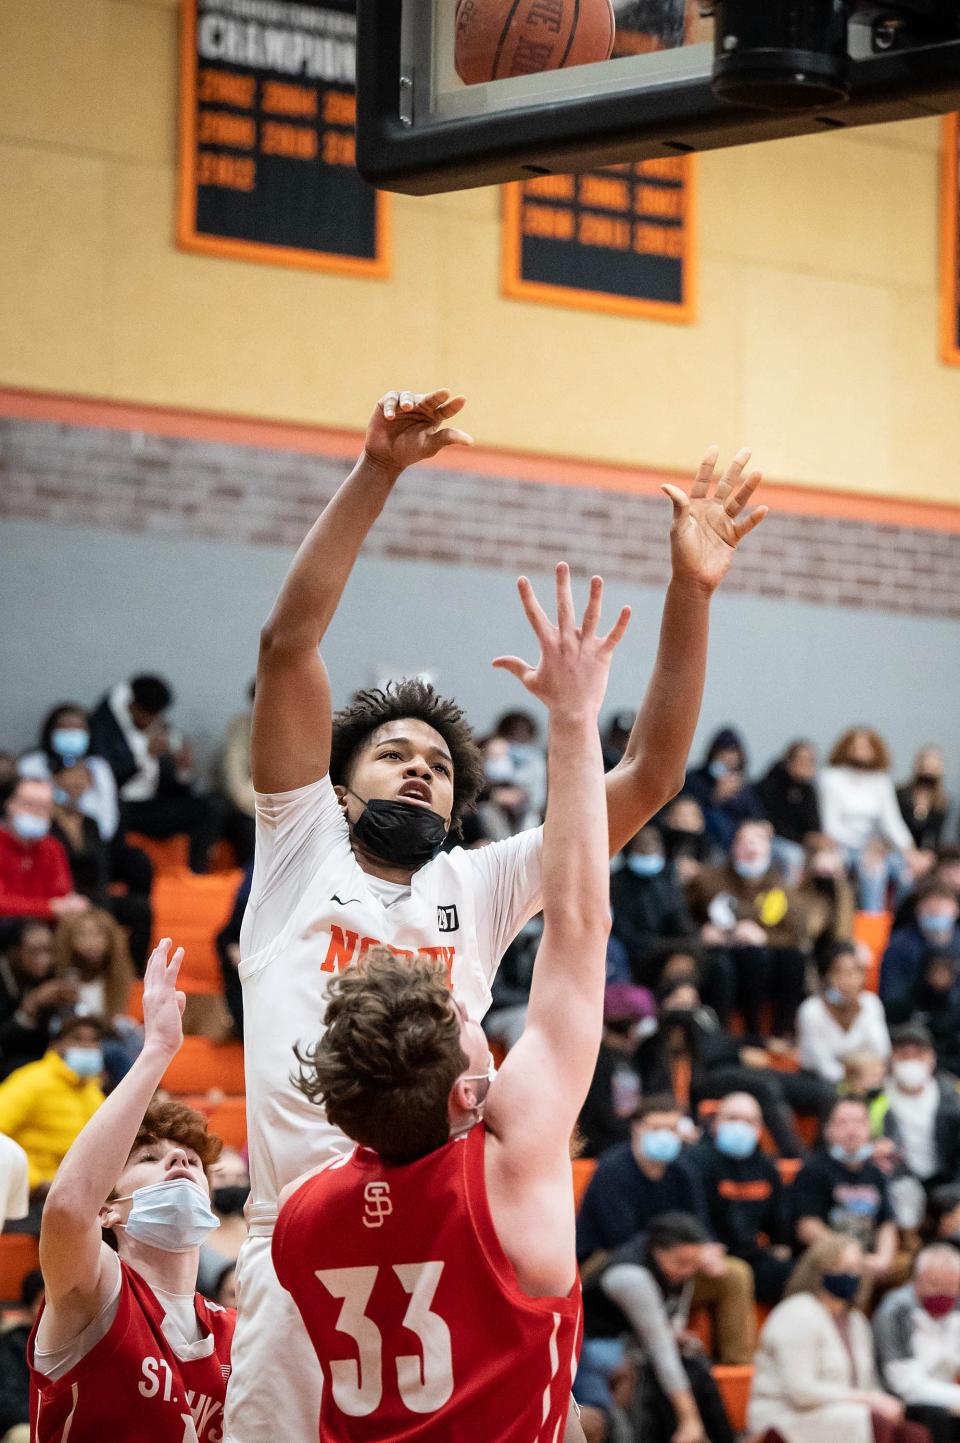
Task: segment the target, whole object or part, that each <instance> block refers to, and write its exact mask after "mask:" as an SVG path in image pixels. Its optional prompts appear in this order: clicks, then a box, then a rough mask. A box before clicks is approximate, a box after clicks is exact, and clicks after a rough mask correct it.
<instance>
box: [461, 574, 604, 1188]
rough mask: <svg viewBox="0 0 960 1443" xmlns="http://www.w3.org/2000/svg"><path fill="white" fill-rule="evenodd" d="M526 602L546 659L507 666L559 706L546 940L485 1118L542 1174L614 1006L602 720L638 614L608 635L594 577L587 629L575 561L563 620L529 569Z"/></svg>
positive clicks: (547, 835)
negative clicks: (614, 668) (606, 991)
mask: <svg viewBox="0 0 960 1443" xmlns="http://www.w3.org/2000/svg"><path fill="white" fill-rule="evenodd" d="M520 596H521V599H522V601H523V606H524V610H525V611H526V613H527V617H528V618H529V621H530V624H531V626H532V627H533V629H534V631H535V633H536V635H537V638H538V640H539V642H540V648H541V656H540V661H539V664H538V665H537V666H536V668H534V667H532V666H529V665H528V664H527V663H526V662H522V661H520V660H519V659H518V658H517V657H500V658H498V660H497V661H496V662H495V663H494V665H495V666H502V667H505V668H506V669H507V670H509V671H511V672H513V674H514V676H516V677H518V678H519V680H520V681H522V683H523V685H524V686H525V687H526V688H527V690H528V691H530V692H532V693H533V695H534V696H536V697H539V698H540V700H541V701H543V702H544V703H545V705H546V706H547V708H548V709H549V712H550V738H549V746H548V775H549V784H550V786H549V793H548V798H547V814H546V821H545V824H544V837H543V859H542V873H543V938H542V940H541V943H540V950H539V952H538V953H537V960H536V964H535V966H534V969H533V983H532V986H531V989H530V1004H529V1007H528V1010H527V1024H526V1029H525V1031H524V1033H523V1036H522V1037H521V1039H520V1041H519V1042H518V1043H517V1044H516V1046H515V1047H514V1048H513V1049H512V1050H511V1052H510V1054H509V1056H508V1057H507V1060H506V1062H505V1063H504V1064H503V1067H502V1068H501V1069H500V1072H499V1073H498V1074H497V1077H496V1080H495V1081H494V1083H493V1085H492V1086H491V1088H490V1094H489V1098H488V1101H487V1105H486V1111H485V1113H484V1118H485V1121H486V1123H487V1126H488V1128H489V1130H490V1132H491V1133H492V1134H493V1136H494V1137H496V1138H498V1139H500V1140H501V1141H502V1142H503V1143H504V1146H505V1147H507V1146H508V1145H509V1150H510V1153H511V1156H512V1158H513V1159H515V1161H516V1164H517V1167H518V1168H519V1169H520V1170H521V1172H522V1177H521V1178H520V1180H522V1179H523V1178H527V1177H529V1178H541V1177H543V1176H544V1173H545V1169H546V1170H547V1171H549V1168H550V1166H551V1164H552V1165H553V1167H554V1168H556V1165H557V1163H558V1161H563V1160H564V1159H565V1158H566V1157H567V1144H568V1142H569V1138H570V1134H571V1132H572V1131H573V1126H574V1123H575V1122H576V1119H577V1116H578V1114H579V1112H580V1109H581V1107H582V1106H583V1101H584V1098H585V1097H586V1094H587V1089H588V1087H589V1085H590V1079H591V1077H592V1076H593V1070H594V1067H595V1065H596V1060H597V1050H598V1047H599V1044H600V1033H601V1026H602V1012H603V988H604V976H605V957H606V943H607V935H608V932H609V929H610V902H609V897H610V869H609V863H608V859H607V808H606V797H605V793H604V781H603V760H602V755H601V750H600V736H599V730H598V718H599V714H600V707H601V704H602V702H603V697H604V693H605V691H606V687H607V675H608V672H609V669H610V660H611V657H612V656H613V652H614V648H615V647H616V645H617V643H618V641H619V640H620V638H621V637H622V636H623V633H624V631H625V630H626V626H627V622H628V620H629V615H630V613H629V610H628V609H626V608H624V610H623V611H622V612H621V614H620V616H619V618H618V620H617V622H616V624H615V626H614V627H613V630H612V631H611V632H610V633H609V634H608V635H606V636H600V635H599V634H598V624H599V620H600V606H601V601H602V596H603V583H602V581H601V580H600V578H599V577H594V578H593V580H592V582H591V583H590V599H589V601H588V603H587V608H586V611H585V612H584V616H583V622H582V623H581V625H580V626H579V627H578V626H577V622H576V617H575V614H574V609H573V598H572V595H571V590H570V573H569V570H568V568H567V567H566V565H561V566H558V567H557V620H556V624H554V623H552V622H551V621H549V620H548V618H547V616H546V615H545V613H544V611H543V609H542V608H541V606H540V604H539V602H538V601H537V599H536V597H535V596H534V594H533V588H532V587H531V585H530V583H529V581H527V580H526V579H525V578H524V579H521V581H520Z"/></svg>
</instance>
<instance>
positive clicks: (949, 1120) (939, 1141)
mask: <svg viewBox="0 0 960 1443" xmlns="http://www.w3.org/2000/svg"><path fill="white" fill-rule="evenodd" d="M936 1083H937V1087H938V1088H939V1090H940V1100H939V1101H938V1103H937V1110H936V1112H935V1113H934V1117H933V1146H934V1151H935V1153H936V1159H937V1170H936V1172H935V1173H934V1175H933V1177H931V1178H928V1179H927V1182H926V1184H925V1186H927V1187H936V1186H937V1185H938V1184H940V1183H947V1182H960V1096H958V1095H957V1091H956V1089H955V1088H954V1086H953V1084H952V1083H951V1082H950V1081H948V1079H947V1078H945V1077H941V1076H939V1075H938V1076H937V1078H936ZM883 1130H884V1133H885V1134H886V1136H887V1137H892V1138H893V1140H894V1142H897V1143H899V1141H900V1128H899V1126H898V1123H897V1119H896V1117H895V1116H894V1113H893V1109H892V1108H888V1109H887V1111H886V1113H885V1115H884V1119H883Z"/></svg>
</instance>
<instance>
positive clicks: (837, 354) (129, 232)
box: [0, 0, 960, 502]
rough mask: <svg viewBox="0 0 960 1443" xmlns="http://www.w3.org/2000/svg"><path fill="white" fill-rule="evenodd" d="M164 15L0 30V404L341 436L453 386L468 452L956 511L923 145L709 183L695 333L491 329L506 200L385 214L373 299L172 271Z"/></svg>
mask: <svg viewBox="0 0 960 1443" xmlns="http://www.w3.org/2000/svg"><path fill="white" fill-rule="evenodd" d="M177 12H178V6H177V3H176V0H4V3H3V4H2V5H0V386H9V387H24V388H32V389H37V390H43V391H52V392H61V393H70V394H76V395H84V396H93V397H102V398H107V399H110V400H124V401H134V402H139V403H150V404H156V405H163V406H171V407H182V408H188V409H195V410H200V411H221V412H224V411H225V412H233V413H237V414H241V415H248V416H260V417H265V418H269V419H272V420H284V421H298V422H307V423H315V424H319V425H325V426H334V427H359V426H361V425H362V424H363V422H364V420H365V417H366V415H367V413H368V411H369V409H370V405H371V402H372V401H373V400H374V399H375V398H376V396H377V395H378V394H379V393H380V392H381V391H382V390H383V389H386V388H387V387H389V386H395V385H399V384H401V383H402V384H404V385H416V386H425V387H427V386H433V385H436V384H449V385H451V386H453V387H456V388H458V389H461V390H463V391H464V392H466V393H467V395H468V396H469V398H470V408H469V412H468V415H469V424H470V427H471V429H473V431H474V432H475V434H476V436H477V438H478V439H480V440H482V441H483V442H484V443H485V444H487V445H489V446H495V447H503V448H508V449H512V450H517V451H534V452H547V453H553V454H558V455H564V456H572V457H581V458H588V459H599V460H605V461H613V462H628V463H634V462H635V463H641V464H643V465H645V466H649V467H663V468H679V469H687V468H688V467H689V466H690V465H691V464H692V463H693V462H694V461H695V460H696V457H697V454H698V453H699V451H700V449H701V447H702V446H703V445H704V444H706V443H708V442H710V441H714V440H715V441H717V442H719V443H721V444H722V445H723V446H724V448H725V449H726V450H728V451H729V450H730V449H731V448H733V447H734V446H736V445H738V444H740V443H741V441H748V442H749V443H750V444H752V445H753V447H754V450H755V454H756V457H757V460H758V463H760V464H762V465H763V467H764V468H765V470H766V471H767V474H768V475H770V476H771V477H772V478H774V479H776V480H778V481H784V482H794V483H798V484H802V485H810V486H818V487H831V488H838V489H841V490H848V491H855V492H856V491H859V492H865V493H872V494H874V495H880V496H890V497H907V498H915V499H921V498H923V499H928V500H939V501H947V502H950V501H954V500H955V499H956V496H957V482H956V465H957V459H956V458H957V454H958V450H960V445H958V443H960V368H953V367H948V366H946V365H944V364H942V363H941V361H940V360H939V359H938V204H939V154H940V142H941V125H940V122H939V121H937V120H929V121H920V122H913V123H911V124H909V125H896V126H888V127H883V128H868V129H863V130H854V131H851V132H849V133H848V134H840V135H837V134H826V135H823V136H817V137H815V138H811V139H804V140H798V141H788V142H780V143H777V144H771V145H767V146H757V147H751V148H743V149H737V150H730V151H725V152H715V153H713V154H710V155H705V156H702V157H700V159H699V161H698V163H697V164H698V187H699V239H698V243H697V251H698V255H699V287H698V289H699V306H698V319H697V321H696V323H695V324H693V325H689V326H682V325H669V324H663V323H656V322H652V321H639V320H636V319H627V318H622V317H615V316H607V315H594V314H591V313H589V312H579V311H574V310H565V309H559V308H558V309H553V308H549V307H545V306H541V305H533V304H527V303H520V302H516V301H507V300H505V299H503V298H502V297H501V295H500V289H499V288H500V249H499V243H500V224H499V199H500V198H499V193H498V192H497V191H493V190H483V191H468V192H464V193H461V194H459V195H450V196H439V197H433V198H425V199H416V198H408V197H394V198H392V199H391V201H390V204H391V207H392V212H393V227H392V229H393V274H392V279H390V280H388V281H369V280H353V279H346V278H343V277H340V276H335V275H325V274H318V273H317V272H311V271H299V270H290V269H287V268H283V267H272V266H262V265H253V264H249V263H244V262H239V261H226V260H220V259H211V258H207V257H201V256H196V255H189V254H185V253H183V252H180V251H178V250H177V249H176V248H175V245H174V240H173V235H174V206H175V182H176V138H177V137H176V130H177V91H178V73H177V63H178V56H177V28H178V13H177Z"/></svg>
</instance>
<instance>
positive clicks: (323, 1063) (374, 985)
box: [293, 947, 468, 1164]
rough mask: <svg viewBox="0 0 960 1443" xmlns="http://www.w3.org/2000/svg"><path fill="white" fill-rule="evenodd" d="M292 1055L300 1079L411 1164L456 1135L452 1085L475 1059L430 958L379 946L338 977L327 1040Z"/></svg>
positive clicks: (313, 1096) (376, 1145)
mask: <svg viewBox="0 0 960 1443" xmlns="http://www.w3.org/2000/svg"><path fill="white" fill-rule="evenodd" d="M294 1052H295V1055H296V1058H297V1061H298V1062H299V1063H300V1075H299V1077H297V1076H294V1078H293V1081H294V1085H295V1086H296V1087H298V1088H299V1089H300V1091H301V1092H302V1093H303V1094H304V1096H306V1097H308V1098H309V1099H310V1101H311V1102H316V1103H319V1104H320V1105H321V1106H322V1107H323V1108H324V1110H325V1111H326V1114H327V1118H328V1119H329V1121H330V1122H332V1123H333V1124H334V1126H335V1127H339V1128H340V1130H341V1131H342V1132H344V1133H345V1134H346V1135H347V1137H349V1138H352V1139H353V1141H354V1142H359V1143H361V1144H362V1145H363V1146H364V1147H369V1148H372V1149H373V1150H374V1152H377V1153H379V1154H380V1156H381V1157H382V1158H383V1159H384V1161H385V1162H390V1163H397V1164H399V1163H405V1162H413V1161H414V1160H415V1159H416V1158H418V1157H424V1156H426V1154H427V1153H428V1152H433V1151H435V1150H436V1148H438V1147H442V1146H443V1144H444V1143H445V1142H446V1141H447V1139H448V1138H449V1136H450V1119H449V1112H448V1104H449V1099H450V1089H451V1088H452V1087H453V1084H454V1083H455V1082H456V1080H457V1078H458V1077H459V1076H460V1074H461V1073H462V1072H463V1070H464V1068H465V1067H466V1066H467V1065H468V1059H467V1058H466V1057H465V1056H464V1052H463V1048H462V1047H461V1045H460V1022H459V1018H458V1017H457V1013H456V1011H455V1009H454V1008H453V1006H452V1005H451V998H450V989H449V986H448V984H447V978H446V973H445V971H444V969H443V967H442V965H441V964H439V963H437V962H435V961H434V960H433V959H432V958H430V957H424V956H418V957H397V956H395V955H394V954H393V953H392V952H390V951H388V950H387V948H386V947H372V948H371V949H370V951H369V952H368V953H367V954H366V956H365V957H363V958H362V960H361V961H360V962H358V963H357V965H356V966H355V967H351V968H348V970H347V971H345V972H341V973H340V975H339V976H338V977H335V978H334V979H333V981H332V982H331V983H330V986H329V988H328V989H327V1013H326V1031H325V1032H324V1034H323V1036H322V1037H321V1038H320V1041H319V1042H317V1043H315V1044H314V1045H313V1046H312V1047H307V1048H304V1049H303V1050H302V1051H301V1049H300V1048H299V1047H296V1048H294Z"/></svg>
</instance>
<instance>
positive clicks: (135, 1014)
mask: <svg viewBox="0 0 960 1443" xmlns="http://www.w3.org/2000/svg"><path fill="white" fill-rule="evenodd" d="M127 1016H128V1017H132V1018H133V1020H134V1022H142V1021H143V983H142V982H139V981H138V982H134V983H133V985H132V986H131V988H130V996H129V997H128V999H127Z"/></svg>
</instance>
